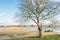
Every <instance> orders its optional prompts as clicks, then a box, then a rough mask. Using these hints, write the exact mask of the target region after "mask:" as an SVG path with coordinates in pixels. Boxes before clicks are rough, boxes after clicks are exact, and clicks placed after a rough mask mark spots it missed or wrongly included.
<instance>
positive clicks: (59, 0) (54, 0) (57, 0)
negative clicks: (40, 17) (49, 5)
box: [50, 0, 60, 2]
mask: <svg viewBox="0 0 60 40" xmlns="http://www.w3.org/2000/svg"><path fill="white" fill-rule="evenodd" d="M50 1H52V2H60V0H50Z"/></svg>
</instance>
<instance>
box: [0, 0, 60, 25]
mask: <svg viewBox="0 0 60 40" xmlns="http://www.w3.org/2000/svg"><path fill="white" fill-rule="evenodd" d="M52 1H54V2H60V0H52ZM17 6H18V0H0V25H18V23H16V22H15V21H16V20H15V19H14V16H15V13H16V12H17V10H18V9H17ZM59 16H60V15H57V17H59ZM30 24H31V23H30Z"/></svg>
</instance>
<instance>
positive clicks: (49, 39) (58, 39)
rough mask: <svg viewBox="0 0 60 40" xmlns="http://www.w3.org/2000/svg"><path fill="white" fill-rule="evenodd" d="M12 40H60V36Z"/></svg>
mask: <svg viewBox="0 0 60 40" xmlns="http://www.w3.org/2000/svg"><path fill="white" fill-rule="evenodd" d="M10 40H60V35H50V36H45V37H42V38H17V39H15V38H14V39H10Z"/></svg>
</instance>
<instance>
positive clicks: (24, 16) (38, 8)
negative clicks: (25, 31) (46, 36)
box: [16, 0, 59, 37]
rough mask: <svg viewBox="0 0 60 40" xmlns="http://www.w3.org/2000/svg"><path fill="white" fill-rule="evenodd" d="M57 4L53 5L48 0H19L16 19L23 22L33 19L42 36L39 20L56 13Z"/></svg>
mask: <svg viewBox="0 0 60 40" xmlns="http://www.w3.org/2000/svg"><path fill="white" fill-rule="evenodd" d="M58 8H59V7H58V5H57V6H53V4H51V2H50V1H49V0H19V7H18V9H19V11H18V13H17V14H16V18H17V21H18V22H20V21H21V20H22V21H21V22H23V20H24V21H26V22H27V21H29V20H33V21H34V22H35V23H36V25H37V27H38V30H39V37H41V36H42V33H41V30H42V24H41V20H47V19H49V18H52V17H53V16H55V15H57V14H58Z"/></svg>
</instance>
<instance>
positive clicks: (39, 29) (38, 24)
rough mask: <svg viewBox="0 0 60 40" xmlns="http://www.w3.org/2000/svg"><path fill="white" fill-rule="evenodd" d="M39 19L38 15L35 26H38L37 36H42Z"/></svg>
mask: <svg viewBox="0 0 60 40" xmlns="http://www.w3.org/2000/svg"><path fill="white" fill-rule="evenodd" d="M39 21H40V20H39V17H37V27H38V31H39V35H38V37H42V33H41V30H42V25H41V24H40V22H39Z"/></svg>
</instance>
